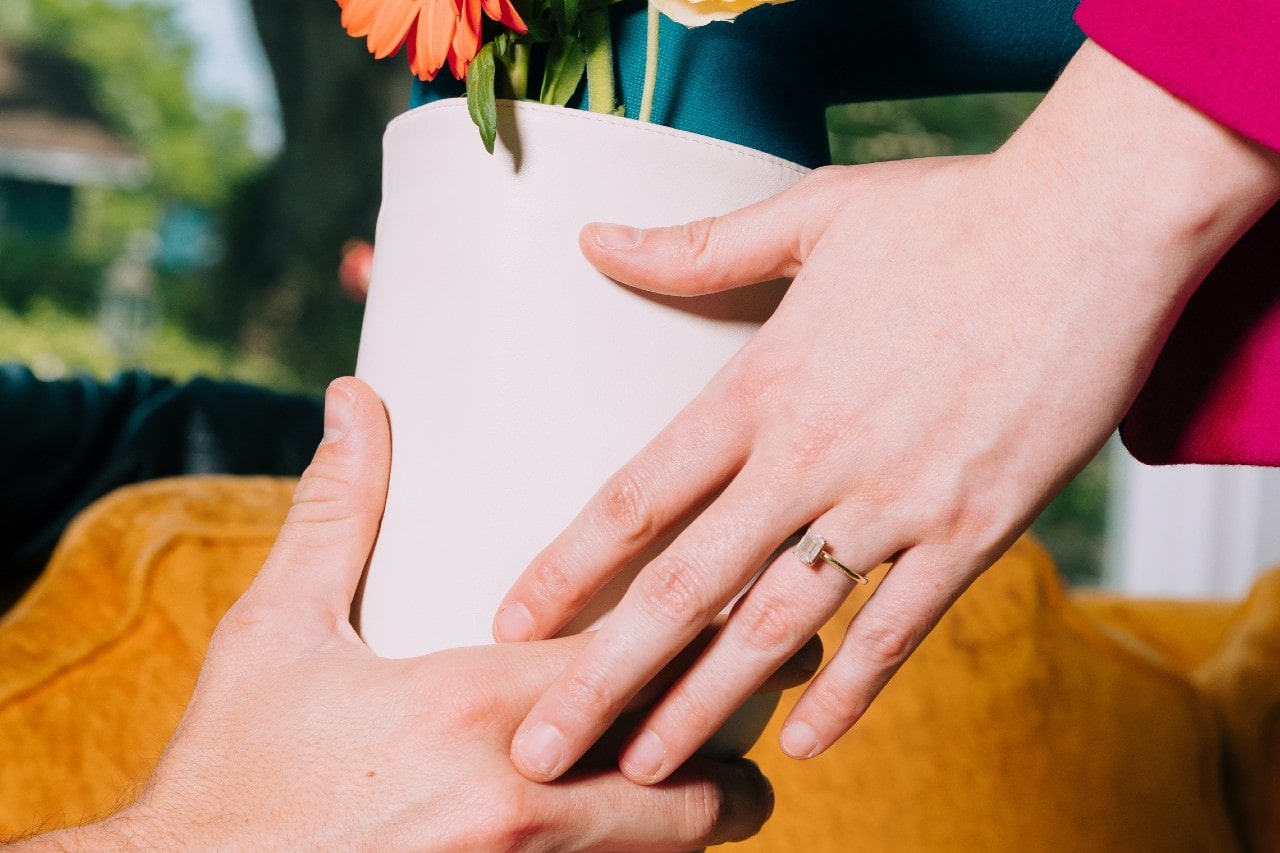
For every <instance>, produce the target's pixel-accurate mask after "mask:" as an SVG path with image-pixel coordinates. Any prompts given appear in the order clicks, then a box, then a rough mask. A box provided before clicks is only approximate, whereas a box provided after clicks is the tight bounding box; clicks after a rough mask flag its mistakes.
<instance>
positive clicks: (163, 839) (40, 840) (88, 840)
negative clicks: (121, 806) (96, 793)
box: [5, 808, 182, 853]
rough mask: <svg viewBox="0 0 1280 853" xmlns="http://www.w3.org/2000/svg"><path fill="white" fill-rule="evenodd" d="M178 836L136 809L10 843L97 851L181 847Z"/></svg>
mask: <svg viewBox="0 0 1280 853" xmlns="http://www.w3.org/2000/svg"><path fill="white" fill-rule="evenodd" d="M178 841H179V839H178V837H177V836H176V835H175V834H174V833H171V832H169V831H168V830H167V829H166V828H165V826H164V824H163V823H162V822H160V821H158V820H155V819H154V818H150V817H146V816H143V815H141V814H138V813H136V812H135V811H134V810H133V809H131V808H130V809H125V810H124V811H122V812H119V813H117V814H114V815H112V816H111V817H108V818H105V819H104V820H101V821H98V822H97V823H90V824H85V825H84V826H74V827H68V828H67V829H59V830H56V831H54V832H48V833H42V834H40V835H36V836H33V837H31V838H29V839H27V840H25V841H20V842H18V843H16V844H14V845H13V846H11V847H5V849H6V850H11V851H13V853H97V851H102V850H121V851H124V850H160V849H171V850H172V849H178V848H179V847H181V846H182V845H181V844H178V843H177V842H178Z"/></svg>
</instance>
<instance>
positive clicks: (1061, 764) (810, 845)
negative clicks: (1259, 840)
mask: <svg viewBox="0 0 1280 853" xmlns="http://www.w3.org/2000/svg"><path fill="white" fill-rule="evenodd" d="M866 594H867V593H866V592H859V593H858V594H856V599H855V600H851V601H850V602H849V603H847V604H846V606H845V608H844V610H843V611H842V613H841V614H839V615H838V616H837V617H836V619H834V620H833V621H832V623H831V624H829V625H828V626H827V627H826V628H825V629H824V630H823V632H822V634H823V641H824V643H825V644H826V646H827V648H828V649H829V650H832V649H835V648H836V647H837V646H838V644H839V641H840V638H841V636H842V634H843V630H844V626H845V625H846V624H847V622H848V620H849V618H850V617H851V616H852V615H853V613H854V611H855V610H856V608H857V606H858V605H859V604H860V603H861V601H863V600H865V595H866ZM796 695H798V693H797V691H791V692H790V694H789V696H788V697H784V703H783V711H784V712H785V710H786V709H787V708H788V707H789V706H790V704H791V702H792V701H793V700H794V698H795V696H796ZM782 719H783V714H779V715H778V716H777V717H775V720H774V722H773V724H772V726H771V730H770V731H769V732H768V733H767V734H766V736H765V739H764V740H763V741H762V743H761V744H760V745H759V746H758V747H757V748H756V750H755V751H754V752H753V754H752V756H751V757H753V758H755V759H756V760H757V761H759V762H760V764H761V765H762V767H763V768H764V769H765V772H766V773H767V774H768V775H769V776H770V777H771V778H772V779H773V781H774V787H775V789H776V792H777V809H776V811H775V814H774V818H773V820H772V821H771V822H770V823H769V824H768V825H766V826H765V828H764V831H763V832H762V833H761V834H760V836H758V837H757V838H756V839H753V840H751V841H748V842H745V843H743V844H741V845H739V847H740V849H742V850H760V851H771V853H787V851H796V853H799V851H805V853H816V851H837V850H841V851H842V850H859V851H868V853H872V852H873V851H892V852H893V853H910V851H938V850H945V851H989V850H990V851H1005V850H1035V851H1059V850H1060V851H1086V850H1087V851H1095V850H1096V851H1122V850H1123V851H1163V853H1176V851H1187V853H1192V851H1195V853H1206V851H1224V850H1234V849H1237V843H1236V841H1235V837H1234V834H1233V830H1232V828H1231V825H1230V823H1229V820H1228V816H1227V813H1226V809H1225V807H1224V805H1223V801H1222V793H1221V790H1220V786H1219V776H1220V766H1219V748H1218V747H1219V742H1220V735H1219V732H1218V730H1217V728H1216V726H1215V721H1214V716H1213V713H1212V710H1211V708H1210V707H1209V704H1208V702H1207V701H1206V699H1205V698H1204V697H1202V696H1201V695H1199V694H1198V693H1197V691H1196V690H1195V688H1194V687H1193V686H1192V685H1191V684H1190V683H1188V681H1187V680H1186V679H1185V678H1184V677H1182V676H1181V675H1180V674H1179V673H1178V672H1177V670H1176V669H1175V668H1174V667H1172V666H1170V665H1169V664H1168V663H1166V662H1163V661H1162V660H1161V659H1160V658H1158V657H1157V656H1155V655H1153V654H1149V653H1145V652H1144V651H1143V650H1142V649H1141V648H1140V647H1139V646H1138V644H1136V643H1121V642H1117V641H1116V640H1115V639H1114V638H1113V637H1111V636H1108V635H1107V634H1105V633H1103V632H1102V631H1100V630H1099V629H1098V628H1097V627H1096V626H1095V625H1094V624H1093V623H1092V622H1091V620H1090V619H1089V618H1088V617H1086V616H1085V615H1084V614H1083V613H1082V612H1081V611H1080V610H1078V609H1076V608H1075V607H1073V606H1072V605H1071V603H1070V602H1069V601H1068V599H1067V598H1066V597H1065V596H1064V594H1063V591H1062V589H1061V587H1060V584H1059V582H1058V580H1057V577H1056V574H1055V572H1054V571H1053V566H1052V564H1051V562H1050V560H1049V558H1048V556H1047V555H1046V554H1045V553H1044V552H1043V551H1042V550H1041V549H1040V548H1039V547H1038V546H1036V545H1035V544H1034V543H1033V542H1031V541H1030V540H1029V539H1023V540H1022V541H1020V542H1019V543H1017V544H1016V545H1015V546H1014V547H1013V548H1012V549H1011V550H1010V551H1009V553H1008V554H1007V555H1006V556H1005V557H1004V558H1003V559H1001V560H1000V562H999V563H998V564H997V565H996V566H995V567H993V568H992V569H991V570H990V571H988V572H987V573H986V574H985V575H983V576H982V577H981V578H979V580H978V581H976V582H975V583H974V585H973V587H972V588H971V589H970V590H969V591H968V592H967V593H966V594H965V595H964V596H962V597H961V599H960V601H959V602H958V603H957V604H956V605H955V607H953V608H952V610H951V611H950V612H949V613H948V614H947V615H946V616H945V617H944V618H943V620H942V621H941V623H940V624H939V625H938V627H937V629H935V630H934V631H933V633H932V634H931V635H930V636H929V637H928V638H927V639H926V640H925V641H924V644H923V645H922V646H921V648H920V649H919V651H918V652H917V653H916V654H915V655H914V656H912V658H911V659H910V660H909V661H908V662H907V663H906V665H904V666H903V668H902V670H901V671H900V672H899V673H898V675H897V676H896V677H895V678H894V679H893V681H891V682H890V684H889V685H888V686H887V687H886V688H885V690H884V692H883V693H882V695H881V696H880V698H879V699H878V700H877V702H876V703H875V704H874V705H873V706H872V707H871V709H870V710H869V711H868V712H867V714H866V716H865V717H864V718H863V720H862V721H861V722H859V723H858V724H857V725H856V726H855V727H854V729H853V731H852V732H851V734H849V735H848V736H846V737H845V739H844V740H842V741H840V742H839V743H838V744H836V746H835V747H833V748H832V749H831V750H830V751H828V752H827V753H826V754H825V755H823V756H820V757H819V758H817V759H813V760H810V761H804V762H796V761H793V760H791V759H788V758H786V757H785V756H783V755H782V754H781V752H780V751H779V750H778V748H777V746H776V743H777V733H778V730H779V728H780V724H781V721H782Z"/></svg>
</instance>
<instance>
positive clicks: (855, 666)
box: [779, 546, 976, 758]
mask: <svg viewBox="0 0 1280 853" xmlns="http://www.w3.org/2000/svg"><path fill="white" fill-rule="evenodd" d="M975 574H976V572H975V571H968V570H966V569H965V567H964V566H961V565H958V564H957V562H956V561H955V560H954V559H953V558H952V552H951V551H949V550H947V549H944V548H942V547H936V546H935V547H930V546H917V547H915V548H911V549H909V550H907V551H905V552H904V553H903V554H902V556H901V557H900V558H899V559H897V560H896V561H895V562H894V566H893V569H892V571H890V572H889V573H888V574H887V575H886V576H885V578H884V580H883V581H881V582H880V585H879V586H877V587H876V590H875V592H874V593H873V594H872V596H871V597H870V598H869V599H868V600H867V603H866V604H864V605H863V606H862V607H861V609H859V610H858V612H857V614H856V615H855V616H854V618H853V620H852V621H851V622H850V623H849V628H848V630H847V631H846V632H845V637H844V640H843V641H842V642H841V644H840V648H839V649H838V650H837V651H836V653H835V655H833V656H832V659H831V660H830V661H829V662H828V663H827V665H826V666H825V667H823V669H822V671H821V672H819V673H818V675H817V677H816V678H814V680H813V682H812V683H811V684H810V685H809V686H808V688H806V689H805V692H804V694H803V695H802V696H801V697H800V699H799V701H797V702H796V704H795V707H794V708H793V709H792V711H791V713H790V714H789V715H788V716H787V720H786V722H785V723H784V724H783V727H782V732H781V735H780V737H779V741H780V743H781V745H782V750H783V752H785V753H787V754H788V755H790V756H791V757H792V758H812V757H814V756H816V755H819V754H821V753H822V752H824V751H825V750H826V749H827V748H829V747H830V746H831V744H833V743H835V742H836V740H838V739H839V738H840V736H841V735H843V734H844V733H845V732H847V731H848V730H849V729H850V728H851V727H852V726H853V724H854V723H855V722H857V721H858V719H859V718H860V717H861V716H862V714H863V713H864V712H865V711H866V709H867V707H868V706H869V705H870V704H871V702H872V700H873V699H875V697H876V695H877V694H878V693H879V692H880V690H881V689H882V688H883V687H884V685H885V684H887V683H888V681H889V679H890V678H892V677H893V674H894V673H895V672H897V671H898V668H899V667H901V666H902V664H903V663H904V662H905V661H906V659H907V658H908V657H909V656H910V655H911V653H912V652H914V651H915V650H916V648H917V647H918V646H919V645H920V642H921V641H922V640H923V639H924V638H925V636H926V635H927V634H928V633H929V632H930V631H931V630H933V627H934V626H935V625H936V624H937V623H938V620H939V619H941V618H942V614H943V613H945V612H946V610H947V608H949V607H950V606H951V605H952V604H953V603H954V602H955V600H956V599H957V598H959V596H960V594H961V593H962V592H964V590H965V588H966V587H967V586H968V585H969V583H970V582H971V581H972V579H973V577H974V576H975Z"/></svg>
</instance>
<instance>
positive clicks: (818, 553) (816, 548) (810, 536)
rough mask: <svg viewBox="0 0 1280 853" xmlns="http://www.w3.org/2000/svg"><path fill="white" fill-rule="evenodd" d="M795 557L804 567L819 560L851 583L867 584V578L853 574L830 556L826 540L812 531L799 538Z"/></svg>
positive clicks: (851, 570)
mask: <svg viewBox="0 0 1280 853" xmlns="http://www.w3.org/2000/svg"><path fill="white" fill-rule="evenodd" d="M795 553H796V556H797V557H799V558H800V562H802V563H804V564H805V565H806V566H812V565H813V564H814V563H816V562H818V560H819V559H821V560H822V561H823V562H824V563H827V564H828V565H831V566H835V567H836V568H837V569H839V570H840V571H841V572H842V573H843V574H844V576H845V577H847V578H849V580H851V581H857V582H858V583H867V576H866V575H864V574H862V573H861V572H855V571H854V570H853V569H851V568H849V567H848V566H846V565H845V564H844V563H842V562H840V561H839V560H837V559H836V558H835V557H833V556H831V552H830V551H828V550H827V540H826V539H823V538H822V537H821V536H819V535H818V534H817V533H814V532H813V531H812V530H806V531H805V534H804V536H802V537H800V542H799V544H797V545H796V547H795Z"/></svg>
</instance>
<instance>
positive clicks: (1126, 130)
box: [994, 42, 1280, 305]
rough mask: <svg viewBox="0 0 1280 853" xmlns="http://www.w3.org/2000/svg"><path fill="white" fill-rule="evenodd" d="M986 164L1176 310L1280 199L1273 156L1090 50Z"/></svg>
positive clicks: (1279, 171) (1278, 167)
mask: <svg viewBox="0 0 1280 853" xmlns="http://www.w3.org/2000/svg"><path fill="white" fill-rule="evenodd" d="M994 159H996V160H998V161H1003V162H1005V163H1008V161H1014V163H1013V168H1015V169H1020V170H1021V173H1022V174H1024V175H1026V176H1028V178H1029V180H1030V181H1031V183H1032V184H1033V187H1032V191H1033V193H1034V195H1033V198H1042V199H1053V200H1054V202H1055V204H1054V206H1055V208H1057V209H1058V210H1060V211H1065V210H1070V211H1073V212H1074V220H1073V221H1069V222H1065V223H1063V222H1059V223H1056V224H1057V225H1059V226H1068V227H1073V228H1076V229H1079V233H1080V234H1082V235H1083V236H1085V237H1086V238H1088V237H1094V238H1096V240H1094V241H1092V242H1093V243H1094V244H1095V245H1104V246H1106V245H1109V246H1111V247H1113V248H1114V251H1115V254H1116V256H1115V257H1114V258H1113V260H1114V261H1115V262H1116V263H1117V264H1119V265H1120V270H1122V271H1123V272H1124V273H1125V277H1126V279H1127V280H1129V281H1132V282H1134V283H1136V284H1138V285H1139V286H1142V285H1144V284H1145V285H1146V287H1147V288H1155V289H1157V290H1160V291H1162V292H1163V293H1164V295H1166V296H1168V297H1169V298H1170V299H1171V300H1172V301H1175V302H1176V303H1177V304H1179V305H1180V304H1181V302H1182V301H1185V298H1186V297H1188V296H1189V295H1190V292H1191V291H1192V290H1194V288H1195V287H1196V286H1197V285H1198V284H1199V282H1200V280H1201V279H1202V278H1203V277H1204V276H1205V275H1206V274H1207V273H1208V271H1209V269H1211V268H1212V266H1213V265H1214V264H1215V263H1216V262H1217V260H1218V259H1219V258H1220V257H1221V256H1222V254H1223V253H1224V252H1225V251H1226V250H1227V249H1228V248H1230V246H1231V245H1232V244H1233V243H1234V242H1235V241H1236V240H1237V239H1239V237H1240V236H1241V235H1242V234H1243V233H1244V232H1245V231H1246V230H1248V228H1249V227H1250V226H1251V225H1252V224H1253V223H1254V222H1255V221H1256V220H1257V219H1258V218H1259V217H1260V216H1261V215H1262V214H1263V213H1265V212H1266V211H1267V210H1268V209H1269V208H1270V207H1272V206H1273V205H1274V204H1275V203H1276V201H1277V199H1280V156H1277V155H1276V153H1275V152H1272V151H1269V150H1267V149H1265V148H1262V147H1261V146H1258V145H1256V144H1255V143H1252V142H1250V141H1248V140H1246V139H1244V138H1243V137H1241V136H1239V135H1237V134H1236V133H1234V132H1233V131H1231V130H1230V129H1228V128H1226V127H1224V126H1222V125H1220V124H1218V123H1217V122H1215V121H1214V120H1212V119H1210V118H1209V117H1207V116H1205V115H1204V114H1203V113H1200V112H1199V111H1198V110H1196V109H1195V108H1193V107H1191V106H1190V105H1188V104H1186V103H1185V102H1183V101H1180V100H1178V99H1177V98H1175V97H1173V96H1172V95H1170V94H1169V93H1168V92H1166V91H1164V90H1163V89H1161V88H1160V87H1159V86H1157V85H1156V84H1154V83H1152V82H1151V81H1149V80H1147V79H1146V78H1145V77H1142V76H1141V75H1140V74H1138V73H1137V72H1135V71H1133V70H1132V69H1130V68H1129V67H1128V66H1126V65H1125V64H1124V63H1122V62H1121V61H1120V60H1118V59H1116V58H1114V57H1112V56H1111V55H1110V54H1108V53H1106V52H1105V51H1104V50H1103V49H1102V48H1100V47H1098V46H1097V45H1095V44H1093V43H1092V42H1085V44H1084V46H1083V47H1082V48H1081V49H1080V51H1079V52H1078V53H1077V55H1076V57H1075V58H1074V59H1073V60H1072V61H1071V63H1070V64H1069V65H1068V66H1067V68H1066V70H1065V71H1064V72H1063V75H1062V77H1061V79H1060V80H1059V81H1058V83H1057V84H1056V85H1055V86H1054V87H1053V90H1052V91H1051V92H1050V93H1049V95H1048V96H1047V97H1046V98H1045V100H1044V102H1043V103H1042V104H1041V106H1040V107H1039V108H1038V109H1037V110H1036V111H1035V113H1034V114H1033V115H1032V116H1031V117H1030V118H1029V119H1028V120H1027V122H1026V123H1025V124H1024V125H1023V127H1022V128H1020V129H1019V131H1018V132H1017V133H1016V134H1014V136H1013V137H1012V138H1010V140H1009V141H1008V142H1007V143H1006V144H1005V145H1004V146H1003V147H1002V148H1001V149H1000V150H999V151H998V152H997V153H996V155H994ZM1005 171H1008V170H1005ZM1058 202H1065V203H1058ZM1126 267H1127V268H1128V269H1126Z"/></svg>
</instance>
